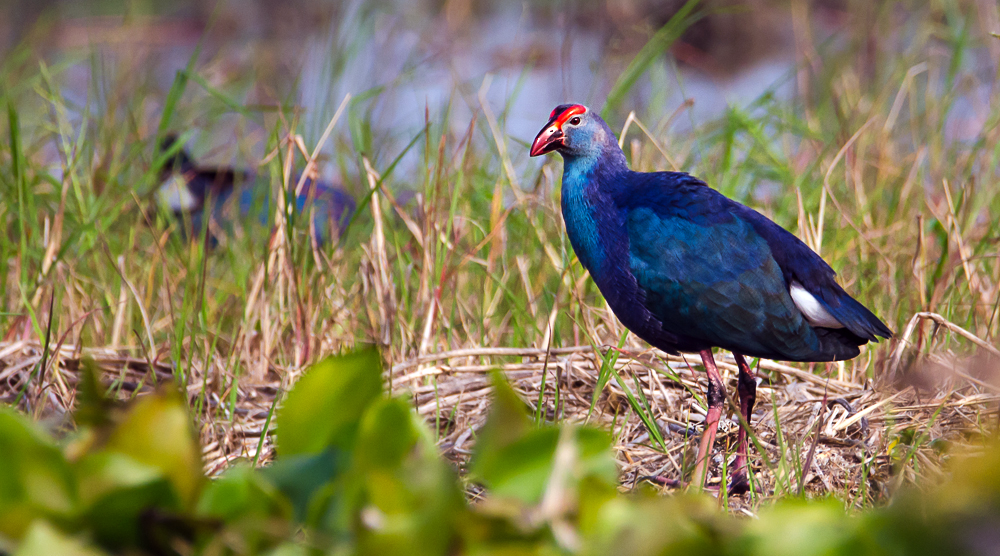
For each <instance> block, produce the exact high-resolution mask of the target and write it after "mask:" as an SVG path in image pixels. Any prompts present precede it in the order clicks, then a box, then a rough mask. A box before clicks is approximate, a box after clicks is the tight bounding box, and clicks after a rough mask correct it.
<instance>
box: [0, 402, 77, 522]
mask: <svg viewBox="0 0 1000 556" xmlns="http://www.w3.org/2000/svg"><path fill="white" fill-rule="evenodd" d="M0 454H2V455H0V536H3V537H9V538H14V539H18V538H21V537H22V535H24V533H25V531H27V529H28V527H29V525H30V524H31V522H32V521H34V520H35V519H36V518H39V517H48V518H50V519H65V518H68V517H69V514H70V513H71V512H72V511H73V509H74V506H75V504H76V499H77V488H76V481H75V480H74V478H73V474H72V471H71V469H70V466H69V463H68V462H67V461H66V459H65V458H64V457H63V454H62V452H61V451H60V450H59V448H58V447H56V445H55V444H54V443H53V442H52V441H51V439H49V438H48V437H47V436H46V435H45V434H43V433H42V432H41V431H39V430H38V429H37V427H36V425H35V424H34V423H31V422H30V421H29V420H28V419H27V418H26V417H24V416H22V415H20V414H18V413H16V412H14V411H12V410H10V409H7V408H3V407H0Z"/></svg>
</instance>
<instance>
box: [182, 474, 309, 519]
mask: <svg viewBox="0 0 1000 556" xmlns="http://www.w3.org/2000/svg"><path fill="white" fill-rule="evenodd" d="M197 512H198V514H199V515H202V516H206V517H214V518H220V519H224V520H227V521H232V520H235V519H239V518H243V517H247V516H260V517H263V516H277V517H284V518H291V516H292V508H291V505H290V504H289V503H288V500H287V499H285V498H283V497H281V495H280V492H279V491H278V489H277V488H276V487H275V486H274V485H273V484H271V483H270V482H268V481H267V480H266V479H264V477H263V475H262V474H261V473H260V472H259V471H258V470H256V469H254V468H252V467H249V466H246V465H237V466H235V467H233V468H231V469H229V470H228V471H226V473H225V474H224V475H223V476H222V477H220V478H219V479H217V480H215V481H212V482H211V483H210V484H209V485H208V488H206V489H205V492H203V493H202V496H201V499H200V500H199V501H198V507H197Z"/></svg>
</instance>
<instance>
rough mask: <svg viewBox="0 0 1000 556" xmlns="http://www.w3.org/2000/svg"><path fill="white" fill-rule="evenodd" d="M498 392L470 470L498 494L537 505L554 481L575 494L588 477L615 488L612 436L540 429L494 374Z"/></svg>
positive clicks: (593, 431)
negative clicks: (611, 450) (611, 449)
mask: <svg viewBox="0 0 1000 556" xmlns="http://www.w3.org/2000/svg"><path fill="white" fill-rule="evenodd" d="M493 392H494V394H493V404H492V406H491V408H490V413H489V416H488V417H487V420H486V424H484V425H483V428H482V429H481V430H480V433H479V437H478V438H477V441H476V451H475V454H474V456H473V460H472V466H471V471H472V473H473V475H474V476H475V477H476V478H478V479H480V480H482V481H483V482H484V483H485V484H486V485H487V486H488V487H489V488H490V490H491V492H492V493H493V494H494V495H496V496H500V497H512V498H515V499H518V500H520V501H522V502H524V503H528V504H535V503H538V502H539V501H540V500H541V499H542V496H543V495H544V494H545V492H546V490H547V489H549V488H550V484H551V482H552V481H554V480H559V481H562V482H563V485H562V487H565V488H568V489H570V490H575V485H576V484H577V483H578V482H579V481H580V480H582V479H584V478H585V477H590V478H592V479H596V480H598V481H599V482H604V483H607V484H609V485H614V484H615V483H616V481H617V467H616V465H615V462H614V459H613V458H612V457H611V453H610V446H611V438H610V436H609V435H608V433H607V432H605V431H600V430H597V429H591V428H586V427H577V426H570V428H569V429H566V428H565V427H556V426H545V427H542V428H535V427H534V426H533V425H532V424H531V420H530V419H529V417H528V415H527V411H526V406H525V404H524V402H522V401H521V400H520V399H519V398H518V397H517V394H515V393H514V391H513V390H512V389H511V387H510V386H509V385H508V384H507V382H506V381H505V380H504V379H503V378H502V377H501V376H500V375H494V379H493ZM564 429H565V430H564Z"/></svg>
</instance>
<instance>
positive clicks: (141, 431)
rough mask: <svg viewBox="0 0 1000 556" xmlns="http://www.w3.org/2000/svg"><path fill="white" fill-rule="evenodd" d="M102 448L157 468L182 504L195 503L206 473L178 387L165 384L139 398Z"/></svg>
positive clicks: (191, 504)
mask: <svg viewBox="0 0 1000 556" xmlns="http://www.w3.org/2000/svg"><path fill="white" fill-rule="evenodd" d="M103 450H104V451H105V452H107V453H117V454H121V455H123V456H127V457H129V458H131V459H132V460H134V461H135V462H137V463H140V464H144V465H147V466H149V467H152V468H154V469H157V470H159V471H160V472H161V473H163V476H164V477H166V478H167V479H168V480H169V481H170V484H171V485H172V486H173V488H174V489H175V491H176V494H177V497H178V499H179V500H180V502H181V504H182V505H183V507H184V508H193V507H194V504H195V502H196V501H197V498H198V496H199V493H200V491H201V487H202V484H203V483H204V481H205V475H204V472H203V471H202V464H201V448H200V447H199V445H198V441H197V439H196V438H195V436H194V431H193V429H192V426H191V420H190V418H189V417H188V408H187V403H185V401H184V399H183V398H182V397H181V395H180V392H178V391H177V390H175V389H168V388H166V387H165V388H162V389H160V390H158V391H157V392H156V393H154V394H152V395H149V396H145V397H143V398H141V399H139V401H138V402H136V404H135V405H134V406H133V407H132V408H131V409H130V410H129V412H128V415H127V416H126V417H125V420H124V421H122V423H121V424H120V425H118V426H117V427H116V428H115V429H114V431H113V432H112V433H111V436H110V437H109V438H108V442H107V444H105V445H104V447H103Z"/></svg>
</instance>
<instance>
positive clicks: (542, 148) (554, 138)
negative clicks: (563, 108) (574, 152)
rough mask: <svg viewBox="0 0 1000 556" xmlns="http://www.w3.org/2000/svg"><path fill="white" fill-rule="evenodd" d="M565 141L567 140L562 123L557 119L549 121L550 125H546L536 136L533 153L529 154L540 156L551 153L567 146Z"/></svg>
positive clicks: (532, 145) (532, 146) (532, 144)
mask: <svg viewBox="0 0 1000 556" xmlns="http://www.w3.org/2000/svg"><path fill="white" fill-rule="evenodd" d="M564 141H565V138H564V136H563V131H562V125H561V124H560V122H557V121H556V120H555V119H553V120H549V123H547V124H545V127H543V128H542V130H541V131H539V132H538V135H537V136H535V141H534V142H533V143H531V151H530V152H529V153H528V154H530V155H531V156H538V155H541V154H545V153H550V152H552V151H554V150H556V149H558V148H559V147H562V146H563V145H565V143H564Z"/></svg>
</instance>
